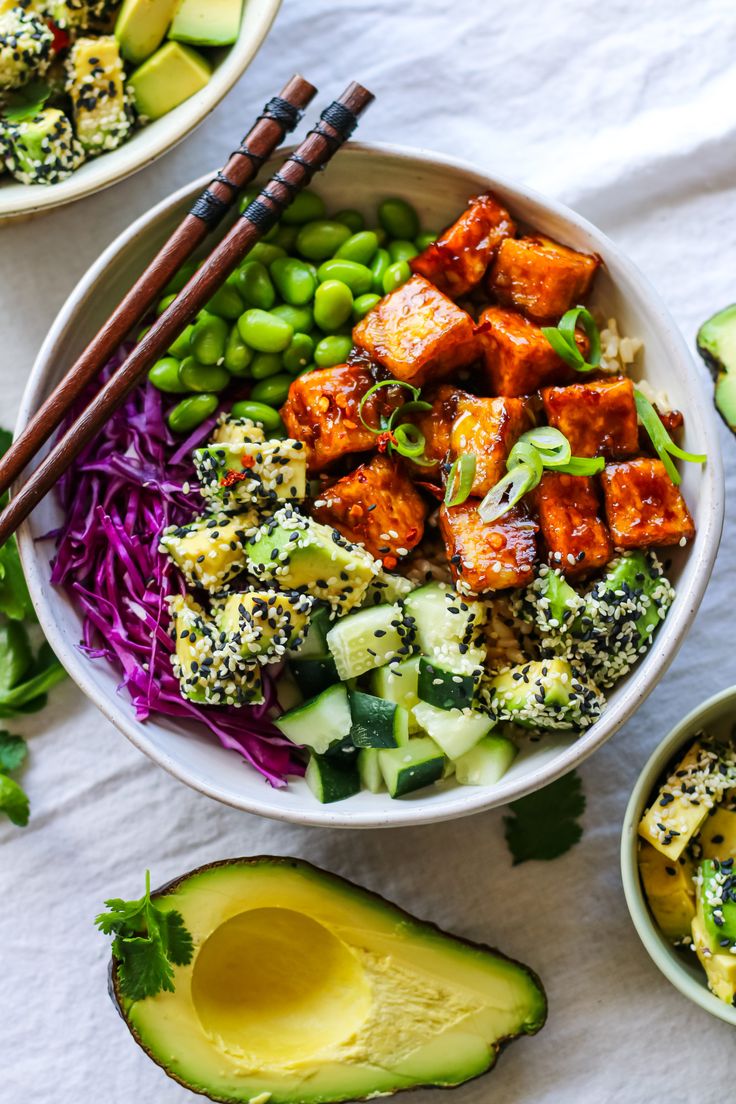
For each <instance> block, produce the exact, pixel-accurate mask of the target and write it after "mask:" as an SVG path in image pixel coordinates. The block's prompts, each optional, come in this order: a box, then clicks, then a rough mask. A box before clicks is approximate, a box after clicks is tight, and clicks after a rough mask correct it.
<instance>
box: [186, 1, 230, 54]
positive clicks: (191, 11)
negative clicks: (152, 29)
mask: <svg viewBox="0 0 736 1104" xmlns="http://www.w3.org/2000/svg"><path fill="white" fill-rule="evenodd" d="M242 7H243V3H242V0H179V4H178V6H177V8H176V14H175V15H174V21H173V23H172V24H171V29H170V30H169V38H173V39H175V40H176V41H177V42H189V43H191V44H192V45H193V46H230V45H232V43H233V42H235V39H236V38H237V37H238V31H239V30H240V14H241V9H242Z"/></svg>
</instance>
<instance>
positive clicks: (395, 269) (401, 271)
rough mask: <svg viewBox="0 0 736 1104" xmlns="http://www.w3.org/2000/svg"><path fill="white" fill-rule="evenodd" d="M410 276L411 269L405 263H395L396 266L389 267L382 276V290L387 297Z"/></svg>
mask: <svg viewBox="0 0 736 1104" xmlns="http://www.w3.org/2000/svg"><path fill="white" fill-rule="evenodd" d="M410 276H411V269H410V268H409V264H408V262H407V261H397V262H396V264H392V265H389V266H388V268H387V269H386V271H385V272H384V274H383V290H384V291H385V292H386V294H387V295H388V294H389V292H391V291H396V289H397V288H400V287H401V285H402V284H405V283H406V281H407V280H408V279H409V277H410Z"/></svg>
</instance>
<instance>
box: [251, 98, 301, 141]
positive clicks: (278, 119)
mask: <svg viewBox="0 0 736 1104" xmlns="http://www.w3.org/2000/svg"><path fill="white" fill-rule="evenodd" d="M258 117H259V119H273V121H274V122H275V123H279V124H280V125H281V127H282V129H283V130H284V132H286V131H291V130H293V129H294V127H295V126H296V124H297V123H298V122H299V120H300V119H301V117H302V112H301V111H300V110H299V108H298V107H294V105H293V104H290V103H289V101H288V100H282V99H281V97H280V96H273V97H272V99H270V100H269V101H268V103H267V104H266V106H265V107H264V109H263V114H262V115H259V116H258Z"/></svg>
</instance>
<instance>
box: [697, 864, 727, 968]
mask: <svg viewBox="0 0 736 1104" xmlns="http://www.w3.org/2000/svg"><path fill="white" fill-rule="evenodd" d="M733 862H734V861H733V859H724V860H723V862H721V861H720V860H718V859H704V860H703V862H701V863H700V866H699V867H698V878H697V881H698V918H699V920H700V921H701V922H702V926H703V931H704V932H705V935H706V938H707V939H708V945H709V946H710V949H711V950H712V951H714V952H716V951H718V950H719V948H721V947H726V948H728V947H733V946H736V875H734V870H733Z"/></svg>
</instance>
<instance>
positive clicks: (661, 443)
mask: <svg viewBox="0 0 736 1104" xmlns="http://www.w3.org/2000/svg"><path fill="white" fill-rule="evenodd" d="M634 402H635V403H636V413H637V415H638V418H639V421H640V423H641V424H642V425H643V426H644V429H645V430H646V431H647V433H648V435H649V440H650V441H651V442H652V445H653V447H654V451H655V452H656V453H657V456H658V457H659V459H660V460H661V461H662V463H663V464H664V466H665V468H666V470H667V474H668V475H669V477H670V479H671V480H672V482H673V483H674V484H675V485H677V484H679V483H681V482H682V480H681V477H680V473H679V472H678V470H677V468H676V467H675V465H674V464H673V463H672V459H671V458H672V457H673V456H675V457H676V458H677V459H678V460H687V461H689V462H690V463H691V464H704V463H705V462H706V460H707V459H708V457H707V456H706V455H705V454H701V453H695V452H685V450H684V449H681V448H680V446H679V445H676V444H675V442H674V441H673V440H672V438H671V437H670V435H669V433H668V432H667V430H666V428H665V426H664V424H663V422H662V419H661V418H660V416H659V414H658V413H657V411H656V410H655V408H654V407H653V406H652V404H651V403H650V401H649V399H648V398H647V397H646V396H645V395H644V394H642V392H641V391H640V390H639V388H638V387H635V388H634Z"/></svg>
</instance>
